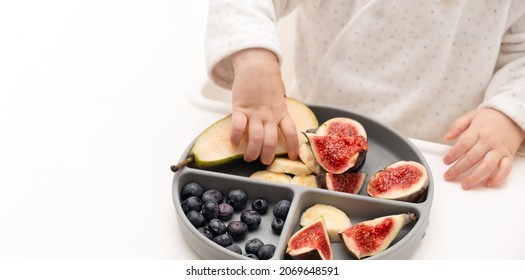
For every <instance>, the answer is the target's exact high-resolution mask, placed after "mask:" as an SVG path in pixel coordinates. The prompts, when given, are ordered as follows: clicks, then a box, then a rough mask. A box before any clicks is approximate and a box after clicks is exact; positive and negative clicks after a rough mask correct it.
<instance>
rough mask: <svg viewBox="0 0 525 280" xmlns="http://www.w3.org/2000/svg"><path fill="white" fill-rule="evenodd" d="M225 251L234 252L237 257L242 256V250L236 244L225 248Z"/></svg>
mask: <svg viewBox="0 0 525 280" xmlns="http://www.w3.org/2000/svg"><path fill="white" fill-rule="evenodd" d="M226 249H228V250H230V251H232V252H235V253H237V254H239V255H242V249H241V247H239V245H237V244H232V245H230V246H227V247H226Z"/></svg>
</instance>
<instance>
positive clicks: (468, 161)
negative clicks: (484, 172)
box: [444, 145, 487, 181]
mask: <svg viewBox="0 0 525 280" xmlns="http://www.w3.org/2000/svg"><path fill="white" fill-rule="evenodd" d="M454 148H457V147H456V146H454V147H452V149H451V150H450V152H449V154H447V155H446V156H445V163H447V162H448V161H447V156H449V155H450V154H451V153H454ZM457 149H460V150H462V149H463V147H459V148H457ZM486 153H487V149H486V148H484V147H483V146H482V145H473V146H472V147H471V148H469V149H468V150H467V151H466V152H464V153H463V154H459V155H458V157H460V158H459V159H458V160H457V161H456V162H455V163H454V165H453V166H452V167H450V168H449V169H448V170H447V171H446V172H445V174H444V176H445V179H446V180H448V181H450V180H454V179H456V177H458V176H459V175H461V174H463V173H465V172H467V171H468V170H470V169H471V168H472V167H474V166H476V165H477V164H478V163H479V162H481V161H482V160H483V158H484V157H485V156H486ZM454 157H455V155H454ZM452 162H453V161H452Z"/></svg>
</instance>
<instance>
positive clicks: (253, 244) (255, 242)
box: [244, 237, 264, 255]
mask: <svg viewBox="0 0 525 280" xmlns="http://www.w3.org/2000/svg"><path fill="white" fill-rule="evenodd" d="M262 245H264V242H262V240H261V239H259V238H257V237H255V238H252V239H250V240H248V241H246V243H244V251H246V254H254V255H257V252H259V249H261V247H262Z"/></svg>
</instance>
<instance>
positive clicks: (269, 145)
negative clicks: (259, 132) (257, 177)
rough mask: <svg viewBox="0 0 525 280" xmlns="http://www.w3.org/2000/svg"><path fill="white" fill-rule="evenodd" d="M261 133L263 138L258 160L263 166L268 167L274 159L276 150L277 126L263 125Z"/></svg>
mask: <svg viewBox="0 0 525 280" xmlns="http://www.w3.org/2000/svg"><path fill="white" fill-rule="evenodd" d="M263 131H264V136H263V143H262V149H261V156H260V159H261V162H262V163H263V164H266V165H268V164H270V163H272V161H273V159H274V158H275V151H276V150H277V142H278V136H277V135H278V134H277V126H275V125H271V124H269V123H267V124H265V125H264V129H263Z"/></svg>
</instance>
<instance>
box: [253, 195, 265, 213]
mask: <svg viewBox="0 0 525 280" xmlns="http://www.w3.org/2000/svg"><path fill="white" fill-rule="evenodd" d="M252 209H253V210H255V211H257V212H259V214H261V215H264V214H266V212H268V200H266V199H265V198H261V197H259V198H256V199H255V200H254V201H253V202H252Z"/></svg>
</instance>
